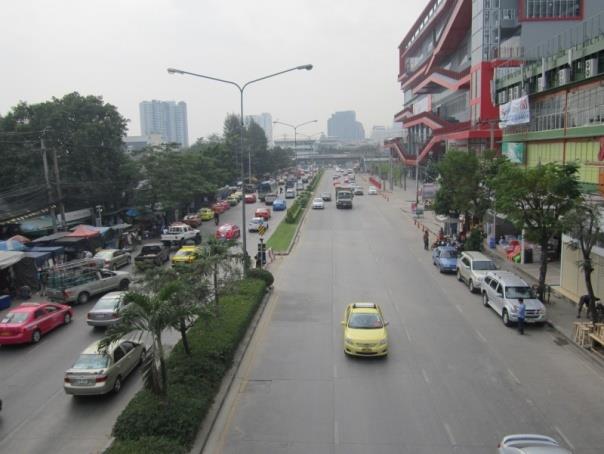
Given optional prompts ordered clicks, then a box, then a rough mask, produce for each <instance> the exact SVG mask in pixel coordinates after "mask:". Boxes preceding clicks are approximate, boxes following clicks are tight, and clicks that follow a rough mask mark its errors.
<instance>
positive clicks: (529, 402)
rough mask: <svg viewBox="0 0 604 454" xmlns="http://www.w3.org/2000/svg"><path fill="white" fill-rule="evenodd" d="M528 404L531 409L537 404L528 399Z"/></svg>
mask: <svg viewBox="0 0 604 454" xmlns="http://www.w3.org/2000/svg"><path fill="white" fill-rule="evenodd" d="M526 403H527V404H529V405H530V406H531V407H534V406H535V402H533V401H532V400H531V399H529V398H527V399H526Z"/></svg>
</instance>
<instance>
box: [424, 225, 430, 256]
mask: <svg viewBox="0 0 604 454" xmlns="http://www.w3.org/2000/svg"><path fill="white" fill-rule="evenodd" d="M429 246H430V234H429V233H428V230H424V249H425V250H426V251H427V250H428V248H429Z"/></svg>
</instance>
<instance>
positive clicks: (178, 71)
mask: <svg viewBox="0 0 604 454" xmlns="http://www.w3.org/2000/svg"><path fill="white" fill-rule="evenodd" d="M299 69H306V70H307V71H310V70H311V69H312V65H302V66H295V67H293V68H289V69H286V70H283V71H279V72H276V73H273V74H269V75H268V76H263V77H259V78H258V79H254V80H250V81H249V82H246V83H244V84H243V85H241V84H238V83H237V82H233V81H231V80H225V79H219V78H218V77H211V76H205V75H203V74H197V73H193V72H189V71H183V70H182V69H176V68H168V73H170V74H183V75H184V74H187V75H189V76H195V77H201V78H203V79H209V80H214V81H216V82H222V83H225V84H229V85H233V86H235V87H237V89H238V90H239V95H240V101H241V102H240V106H241V113H240V115H241V116H240V117H239V119H240V121H241V129H240V138H241V183H242V184H243V183H244V181H245V166H244V165H243V142H244V130H245V125H244V120H243V92H244V91H245V89H246V88H247V87H248V86H249V85H251V84H253V83H256V82H260V81H261V80H265V79H269V78H271V77H275V76H279V75H281V74H285V73H288V72H290V71H296V70H299ZM249 162H250V158H249V156H248V164H249ZM250 178H251V175H250ZM241 219H242V221H241V222H242V224H243V225H242V226H241V230H242V232H243V237H242V240H243V258H244V260H243V272H244V274H247V268H248V254H247V235H246V233H247V226H246V223H245V200H243V203H242V204H241Z"/></svg>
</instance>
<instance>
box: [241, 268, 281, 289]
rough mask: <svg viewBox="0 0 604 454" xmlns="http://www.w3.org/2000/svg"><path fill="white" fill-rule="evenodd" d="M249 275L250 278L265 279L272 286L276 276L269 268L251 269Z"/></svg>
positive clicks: (268, 285)
mask: <svg viewBox="0 0 604 454" xmlns="http://www.w3.org/2000/svg"><path fill="white" fill-rule="evenodd" d="M247 275H248V277H250V278H254V279H261V280H263V281H264V282H265V283H266V286H267V287H270V286H271V285H273V282H275V277H274V276H273V273H271V272H270V271H268V270H259V269H253V270H249V272H248V274H247Z"/></svg>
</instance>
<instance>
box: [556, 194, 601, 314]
mask: <svg viewBox="0 0 604 454" xmlns="http://www.w3.org/2000/svg"><path fill="white" fill-rule="evenodd" d="M600 217H601V212H600V208H599V207H598V206H595V205H593V204H591V203H588V202H586V201H585V200H582V201H581V203H579V204H577V206H576V207H575V208H573V209H572V210H571V211H569V212H568V213H566V214H565V215H564V219H563V225H562V230H563V232H565V233H568V234H569V235H570V236H571V237H572V238H573V243H571V244H577V243H578V246H579V248H580V249H581V260H580V261H579V266H580V268H581V269H582V270H583V276H584V279H585V288H587V293H588V295H589V313H590V314H591V319H592V322H593V323H594V325H595V324H596V323H598V321H599V320H598V314H597V312H596V300H595V292H594V288H593V284H592V282H591V275H592V273H593V271H594V267H593V261H592V258H591V251H592V249H593V247H594V246H595V245H596V244H597V243H599V242H602V241H604V234H603V233H602V225H601V221H600ZM575 241H576V243H574V242H575Z"/></svg>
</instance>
